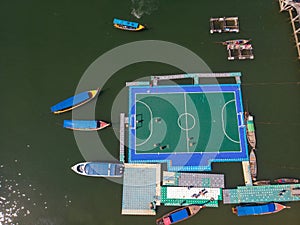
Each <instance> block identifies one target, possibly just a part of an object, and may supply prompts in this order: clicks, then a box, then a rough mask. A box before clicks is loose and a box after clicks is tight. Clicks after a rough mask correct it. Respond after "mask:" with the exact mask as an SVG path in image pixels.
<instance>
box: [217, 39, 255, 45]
mask: <svg viewBox="0 0 300 225" xmlns="http://www.w3.org/2000/svg"><path fill="white" fill-rule="evenodd" d="M249 42H250V40H249V39H236V40H227V41H223V42H222V44H223V45H242V44H247V43H249Z"/></svg>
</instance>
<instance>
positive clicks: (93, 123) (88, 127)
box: [63, 120, 110, 131]
mask: <svg viewBox="0 0 300 225" xmlns="http://www.w3.org/2000/svg"><path fill="white" fill-rule="evenodd" d="M63 126H64V128H67V129H71V130H79V131H95V130H101V129H104V128H105V127H108V126H110V123H107V122H104V121H101V120H64V125H63Z"/></svg>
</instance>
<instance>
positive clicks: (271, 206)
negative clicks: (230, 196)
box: [232, 203, 290, 216]
mask: <svg viewBox="0 0 300 225" xmlns="http://www.w3.org/2000/svg"><path fill="white" fill-rule="evenodd" d="M285 208H290V207H289V206H284V205H282V204H279V203H268V204H257V205H245V206H236V207H234V208H232V212H233V213H234V214H236V215H237V216H259V215H267V214H272V213H277V212H280V211H281V210H283V209H285Z"/></svg>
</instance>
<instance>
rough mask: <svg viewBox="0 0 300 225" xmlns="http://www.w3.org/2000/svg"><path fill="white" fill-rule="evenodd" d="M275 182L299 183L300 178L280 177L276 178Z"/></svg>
mask: <svg viewBox="0 0 300 225" xmlns="http://www.w3.org/2000/svg"><path fill="white" fill-rule="evenodd" d="M274 182H275V183H277V184H297V183H299V182H300V181H299V179H295V178H279V179H276V180H274Z"/></svg>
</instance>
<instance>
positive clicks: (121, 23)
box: [113, 18, 146, 31]
mask: <svg viewBox="0 0 300 225" xmlns="http://www.w3.org/2000/svg"><path fill="white" fill-rule="evenodd" d="M113 24H114V27H115V28H118V29H121V30H127V31H141V30H144V29H146V27H145V26H144V25H142V24H139V23H137V22H131V21H127V20H120V19H116V18H115V19H114V20H113Z"/></svg>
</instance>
